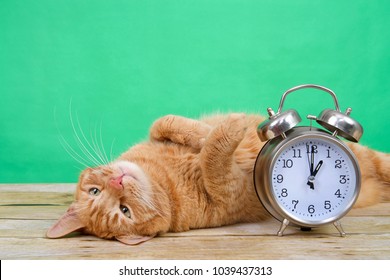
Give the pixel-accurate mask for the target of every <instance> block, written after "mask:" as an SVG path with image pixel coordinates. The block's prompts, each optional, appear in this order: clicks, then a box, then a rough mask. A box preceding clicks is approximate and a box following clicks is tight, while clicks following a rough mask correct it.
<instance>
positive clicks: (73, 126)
mask: <svg viewBox="0 0 390 280" xmlns="http://www.w3.org/2000/svg"><path fill="white" fill-rule="evenodd" d="M76 121H77V125H78V129H79V131H80V133H81V136H82V137H83V138H84V140H85V141H86V142H87V145H89V146H90V147H91V144H89V142H88V140H87V139H86V137H85V135H84V132H83V130H82V129H81V125H80V122H79V118H78V115H77V112H76ZM70 122H71V125H72V128H73V133H74V135H73V136H74V137H75V140H76V142H77V145H78V146H79V148H80V150H81V151H82V152H83V153H84V155H85V156H86V157H87V158H88V159H89V160H90V161H91V162H92V163H93V164H94V165H97V166H98V165H101V163H100V162H99V161H98V160H97V159H96V158H95V157H94V156H93V155H92V154H91V152H90V151H89V150H88V148H87V147H86V146H85V144H84V143H83V141H82V140H81V138H80V136H79V134H78V132H77V129H76V127H75V124H74V121H73V117H72V111H71V108H70Z"/></svg>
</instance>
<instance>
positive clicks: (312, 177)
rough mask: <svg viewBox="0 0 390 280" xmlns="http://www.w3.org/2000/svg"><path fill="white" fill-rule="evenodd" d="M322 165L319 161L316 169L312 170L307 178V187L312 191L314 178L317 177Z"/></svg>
mask: <svg viewBox="0 0 390 280" xmlns="http://www.w3.org/2000/svg"><path fill="white" fill-rule="evenodd" d="M323 163H324V162H323V161H322V160H320V161H319V162H318V164H317V166H316V168H315V169H314V171H313V173H312V174H311V175H310V176H309V180H308V181H307V185H309V186H310V188H311V189H312V190H314V179H315V176H316V175H317V173H318V171H320V168H321V166H322V164H323Z"/></svg>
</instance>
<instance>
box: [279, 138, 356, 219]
mask: <svg viewBox="0 0 390 280" xmlns="http://www.w3.org/2000/svg"><path fill="white" fill-rule="evenodd" d="M356 178H357V170H356V168H355V165H354V164H353V162H352V159H351V157H350V156H349V154H348V153H347V152H346V151H345V150H344V149H343V148H342V147H341V146H339V145H337V144H335V143H333V142H331V141H324V140H323V139H317V138H309V139H308V138H306V139H300V140H299V141H297V142H295V143H293V144H290V145H288V146H287V147H285V148H284V149H283V150H282V151H281V152H280V153H279V155H278V156H277V157H276V160H275V161H274V164H273V168H272V177H271V180H272V188H273V192H274V196H275V198H276V200H277V202H278V203H279V205H280V206H281V207H282V208H283V209H284V211H285V212H286V213H287V215H290V216H292V217H295V218H296V217H298V218H299V219H302V220H304V221H309V222H316V221H324V220H326V219H327V218H332V217H334V216H336V215H338V214H339V213H341V212H343V211H344V210H345V209H346V208H348V206H349V205H350V203H351V202H352V200H353V197H354V192H355V190H356V184H357V182H356Z"/></svg>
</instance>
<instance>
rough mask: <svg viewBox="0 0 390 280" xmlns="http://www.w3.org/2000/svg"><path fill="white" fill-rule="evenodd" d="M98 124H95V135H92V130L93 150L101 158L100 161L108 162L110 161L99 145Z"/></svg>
mask: <svg viewBox="0 0 390 280" xmlns="http://www.w3.org/2000/svg"><path fill="white" fill-rule="evenodd" d="M96 127H97V125H95V130H94V136H92V131H90V136H91V142H92V145H93V151H94V152H95V154H96V155H97V157H98V158H99V159H100V161H101V162H102V163H103V164H107V163H108V161H107V160H106V159H105V157H104V154H103V152H102V150H101V148H100V146H99V143H98V141H97V132H96V131H97V128H96Z"/></svg>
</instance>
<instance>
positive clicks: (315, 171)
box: [312, 160, 324, 177]
mask: <svg viewBox="0 0 390 280" xmlns="http://www.w3.org/2000/svg"><path fill="white" fill-rule="evenodd" d="M323 163H324V162H323V161H322V160H320V161H319V162H318V164H317V166H316V168H315V169H314V171H313V174H312V176H313V177H314V176H316V175H317V173H318V171H320V168H321V166H322V164H323Z"/></svg>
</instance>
